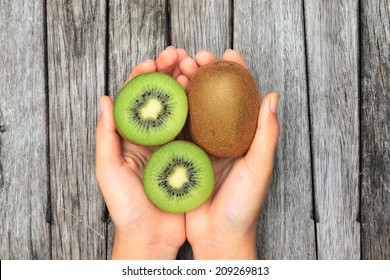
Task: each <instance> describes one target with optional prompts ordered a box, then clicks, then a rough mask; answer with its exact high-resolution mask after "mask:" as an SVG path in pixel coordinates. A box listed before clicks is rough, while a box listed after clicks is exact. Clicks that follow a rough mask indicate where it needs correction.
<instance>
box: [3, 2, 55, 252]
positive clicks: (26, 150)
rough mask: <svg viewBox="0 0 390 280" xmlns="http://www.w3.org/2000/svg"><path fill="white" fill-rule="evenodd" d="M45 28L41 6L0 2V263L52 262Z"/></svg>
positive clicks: (34, 3) (27, 3)
mask: <svg viewBox="0 0 390 280" xmlns="http://www.w3.org/2000/svg"><path fill="white" fill-rule="evenodd" d="M24 19H26V20H24ZM44 24H45V14H44V1H1V3H0V34H1V35H0V37H1V39H0V50H1V51H0V65H1V68H0V84H1V87H0V100H1V102H0V205H1V208H0V244H1V245H0V247H1V249H0V259H50V225H49V224H48V223H46V218H45V217H46V211H47V207H48V199H47V191H48V189H49V188H48V181H49V179H48V178H49V176H48V158H47V151H48V150H47V149H48V141H47V132H48V128H47V114H46V111H47V106H46V86H45V85H46V81H45V80H46V79H45V43H44V42H45V40H44V36H45V32H44Z"/></svg>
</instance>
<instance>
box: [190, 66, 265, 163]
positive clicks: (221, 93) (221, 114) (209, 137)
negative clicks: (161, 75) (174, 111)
mask: <svg viewBox="0 0 390 280" xmlns="http://www.w3.org/2000/svg"><path fill="white" fill-rule="evenodd" d="M188 103H189V128H190V133H191V136H192V140H193V141H194V143H196V144H197V145H199V146H200V147H201V148H203V149H204V150H205V151H206V152H208V153H209V154H211V155H214V156H217V157H239V156H242V155H243V154H245V153H246V152H247V150H248V149H249V147H250V145H251V143H252V141H253V138H254V136H255V132H256V128H257V118H258V114H259V107H260V93H259V91H258V89H257V86H256V81H255V80H254V78H253V77H252V75H251V73H250V72H249V70H248V69H246V68H245V67H243V66H241V65H240V64H238V63H235V62H232V61H221V62H216V63H213V64H206V65H204V66H201V67H200V68H199V69H198V70H197V72H195V74H194V76H193V77H192V79H191V81H190V85H189V94H188Z"/></svg>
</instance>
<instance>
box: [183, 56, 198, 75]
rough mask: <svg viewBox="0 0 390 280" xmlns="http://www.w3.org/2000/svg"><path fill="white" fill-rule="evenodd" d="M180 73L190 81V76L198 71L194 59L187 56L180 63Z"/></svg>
mask: <svg viewBox="0 0 390 280" xmlns="http://www.w3.org/2000/svg"><path fill="white" fill-rule="evenodd" d="M179 66H180V71H181V73H182V74H183V75H185V76H186V77H187V78H188V79H189V80H191V77H192V75H194V73H195V72H196V70H198V68H199V66H198V64H197V63H196V61H195V59H193V58H191V57H189V56H187V57H186V58H184V59H183V60H182V61H181V62H180V65H179Z"/></svg>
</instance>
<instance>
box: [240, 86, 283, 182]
mask: <svg viewBox="0 0 390 280" xmlns="http://www.w3.org/2000/svg"><path fill="white" fill-rule="evenodd" d="M277 105H278V95H277V94H276V93H270V94H267V95H266V97H265V98H264V99H263V101H262V103H261V106H260V111H259V117H258V123H257V130H256V134H255V137H254V139H253V142H252V145H251V146H250V148H249V151H248V153H247V154H246V156H245V158H244V161H245V163H246V165H247V167H248V169H249V170H250V171H251V173H252V174H259V171H261V172H262V174H268V175H269V176H271V175H272V170H273V165H274V155H275V150H276V145H277V142H278V138H279V123H278V118H277V114H276V109H277Z"/></svg>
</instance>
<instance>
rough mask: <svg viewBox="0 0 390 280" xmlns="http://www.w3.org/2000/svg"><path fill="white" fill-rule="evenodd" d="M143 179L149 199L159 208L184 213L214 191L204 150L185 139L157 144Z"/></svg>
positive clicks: (210, 168)
mask: <svg viewBox="0 0 390 280" xmlns="http://www.w3.org/2000/svg"><path fill="white" fill-rule="evenodd" d="M143 182H144V187H145V193H146V195H147V197H148V198H149V199H150V201H151V202H152V203H153V204H154V205H156V206H157V207H158V208H160V209H161V210H164V211H166V212H171V213H184V212H188V211H190V210H192V209H195V208H197V207H198V206H200V205H201V204H202V203H204V202H205V201H206V200H207V198H208V197H209V196H210V194H211V193H212V191H213V186H214V172H213V168H212V166H211V162H210V159H209V158H208V156H207V154H206V153H205V152H204V151H203V150H202V149H201V148H199V147H198V146H196V145H195V144H193V143H190V142H187V141H181V140H176V141H172V142H170V143H168V144H165V145H163V146H161V147H160V148H158V149H157V150H156V151H155V152H154V153H153V154H152V156H151V157H150V158H149V160H148V162H147V163H146V166H145V170H144V176H143Z"/></svg>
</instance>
